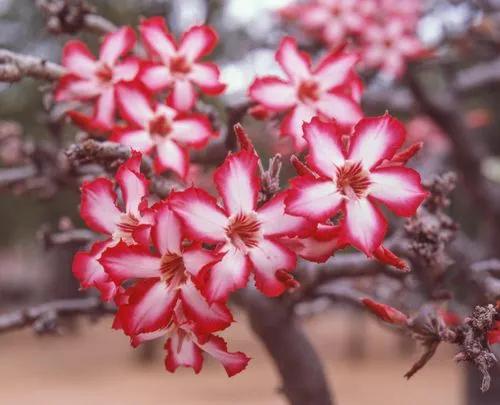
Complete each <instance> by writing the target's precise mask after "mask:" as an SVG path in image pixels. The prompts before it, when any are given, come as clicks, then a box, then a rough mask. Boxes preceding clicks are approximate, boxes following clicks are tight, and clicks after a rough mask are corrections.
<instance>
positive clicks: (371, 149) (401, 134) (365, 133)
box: [349, 114, 406, 170]
mask: <svg viewBox="0 0 500 405" xmlns="http://www.w3.org/2000/svg"><path fill="white" fill-rule="evenodd" d="M405 138H406V131H405V129H404V126H403V124H401V123H400V122H399V121H398V120H396V119H395V118H393V117H391V116H390V115H389V114H386V115H384V116H381V117H375V118H364V119H362V120H361V121H360V122H359V123H358V124H357V125H356V127H355V128H354V133H353V135H352V138H351V146H350V151H349V159H350V160H352V161H355V162H357V161H360V162H362V164H363V166H364V167H365V168H366V169H367V170H369V169H371V168H373V167H375V166H377V165H378V164H380V163H381V162H382V161H383V160H384V159H391V158H392V157H393V156H394V154H395V153H396V151H397V150H398V149H399V148H400V147H401V146H402V145H403V143H404V141H405Z"/></svg>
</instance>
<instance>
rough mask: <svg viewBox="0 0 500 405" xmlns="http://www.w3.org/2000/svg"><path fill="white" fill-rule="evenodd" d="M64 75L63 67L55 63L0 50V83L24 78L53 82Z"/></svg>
mask: <svg viewBox="0 0 500 405" xmlns="http://www.w3.org/2000/svg"><path fill="white" fill-rule="evenodd" d="M64 73H65V69H64V67H62V66H61V65H58V64H57V63H53V62H49V61H47V60H45V59H43V58H38V57H36V56H31V55H23V54H19V53H15V52H11V51H9V50H7V49H0V81H5V82H17V81H19V80H21V79H23V78H24V77H26V76H29V77H33V78H35V79H42V80H49V81H53V80H57V79H59V78H60V77H61V76H62V75H63V74H64Z"/></svg>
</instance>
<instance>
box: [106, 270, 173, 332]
mask: <svg viewBox="0 0 500 405" xmlns="http://www.w3.org/2000/svg"><path fill="white" fill-rule="evenodd" d="M129 291H130V295H129V300H128V304H123V305H120V306H119V307H118V312H117V313H116V317H117V318H118V319H119V320H120V322H121V326H122V328H123V331H124V332H125V334H127V335H129V336H133V335H137V334H139V333H145V332H154V331H157V330H158V329H162V328H164V327H166V326H167V325H168V324H169V323H170V320H171V317H172V311H173V309H174V306H175V304H176V302H177V298H178V292H177V290H172V289H169V288H168V286H167V285H166V284H165V283H164V282H163V281H160V279H149V280H142V281H139V282H138V283H136V284H135V285H134V286H133V287H130V288H129Z"/></svg>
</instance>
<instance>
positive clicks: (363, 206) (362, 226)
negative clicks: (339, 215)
mask: <svg viewBox="0 0 500 405" xmlns="http://www.w3.org/2000/svg"><path fill="white" fill-rule="evenodd" d="M345 207H346V208H345V209H346V213H345V222H344V226H345V236H346V239H347V240H348V241H349V242H350V243H351V244H352V245H353V246H354V247H355V248H357V249H359V250H361V251H362V252H364V253H365V254H366V255H367V256H372V254H373V251H374V250H375V249H376V248H378V247H379V246H380V245H381V244H382V241H383V240H384V236H385V233H386V231H387V221H386V220H385V218H384V216H383V215H382V213H381V212H380V210H379V209H378V208H377V207H376V206H375V205H373V203H372V202H371V201H369V200H368V199H367V198H363V199H359V200H349V201H347V202H346V205H345Z"/></svg>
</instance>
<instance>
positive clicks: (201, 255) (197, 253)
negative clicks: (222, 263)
mask: <svg viewBox="0 0 500 405" xmlns="http://www.w3.org/2000/svg"><path fill="white" fill-rule="evenodd" d="M182 258H183V259H184V266H186V271H187V272H188V273H189V274H191V275H192V276H194V277H196V276H198V274H199V273H200V272H201V271H202V270H204V269H205V268H206V267H207V266H209V265H211V264H214V263H216V262H218V261H219V260H220V259H221V257H220V255H218V254H216V253H214V252H213V251H209V250H206V249H203V248H201V247H200V246H199V245H196V244H194V245H191V246H190V247H187V248H185V249H184V251H183V255H182Z"/></svg>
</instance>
